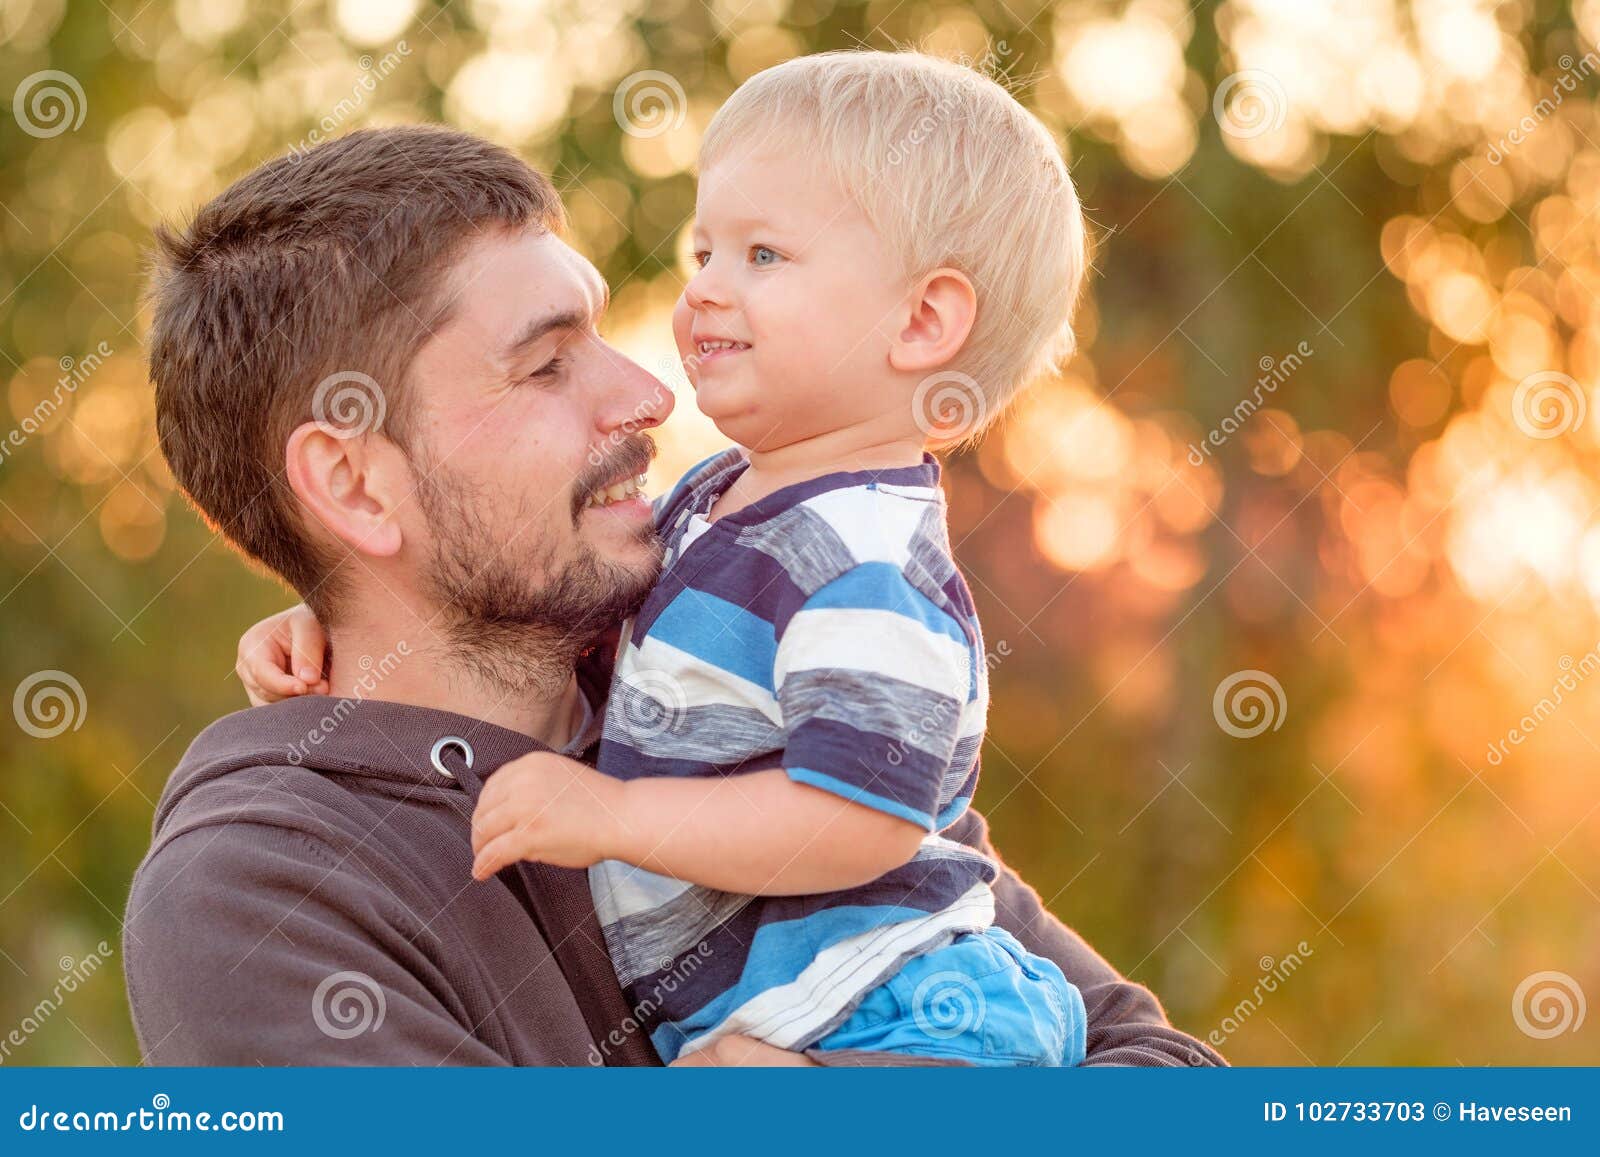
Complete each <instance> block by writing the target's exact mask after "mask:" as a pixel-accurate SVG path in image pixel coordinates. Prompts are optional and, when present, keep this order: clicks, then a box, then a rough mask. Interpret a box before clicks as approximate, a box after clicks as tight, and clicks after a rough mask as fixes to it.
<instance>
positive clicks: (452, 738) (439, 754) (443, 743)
mask: <svg viewBox="0 0 1600 1157" xmlns="http://www.w3.org/2000/svg"><path fill="white" fill-rule="evenodd" d="M451 747H455V748H459V749H460V751H461V758H462V759H463V760H464V761H465V762H466V765H467V766H468V767H471V766H472V744H470V743H468V742H467V741H466V740H465V739H462V738H461V737H460V736H459V735H446V736H445V737H444V738H443V739H441V740H439V742H437V743H435V744H434V745H433V750H432V751H430V752H429V753H428V758H429V759H430V760H432V761H433V769H434V770H435V771H437V772H438V773H439V774H440V775H443V776H446V777H448V778H450V779H454V778H455V774H454V773H453V772H452V771H451V770H450V769H449V768H448V767H446V766H445V765H444V753H445V750H446V749H447V748H451Z"/></svg>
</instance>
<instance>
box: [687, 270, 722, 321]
mask: <svg viewBox="0 0 1600 1157" xmlns="http://www.w3.org/2000/svg"><path fill="white" fill-rule="evenodd" d="M722 296H723V291H722V288H721V286H719V285H718V283H717V279H716V278H715V277H713V276H712V273H711V263H710V262H709V261H708V262H707V263H706V264H705V265H703V266H701V267H700V270H699V272H698V273H696V274H695V275H694V276H693V277H691V278H690V279H689V284H688V285H686V286H684V287H683V298H684V300H685V301H686V302H688V303H689V307H690V308H691V309H705V308H706V307H707V306H710V305H719V304H721V303H722Z"/></svg>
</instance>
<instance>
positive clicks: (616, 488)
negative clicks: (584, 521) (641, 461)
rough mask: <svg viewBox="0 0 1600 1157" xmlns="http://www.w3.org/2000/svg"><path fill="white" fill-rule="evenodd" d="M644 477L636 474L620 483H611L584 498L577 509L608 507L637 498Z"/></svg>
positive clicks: (642, 488) (642, 487)
mask: <svg viewBox="0 0 1600 1157" xmlns="http://www.w3.org/2000/svg"><path fill="white" fill-rule="evenodd" d="M644 477H645V476H644V475H643V474H638V475H635V476H634V477H632V478H625V479H623V480H622V481H621V482H613V483H612V484H611V485H610V486H607V487H604V488H602V489H600V490H597V491H595V492H594V493H593V494H591V495H589V496H588V497H587V498H585V499H584V500H583V505H582V506H581V507H580V508H579V509H581V510H589V509H591V508H592V507H604V506H610V505H611V504H612V503H614V502H626V501H627V500H628V499H630V498H637V497H638V496H639V494H640V493H641V492H642V491H643V490H644Z"/></svg>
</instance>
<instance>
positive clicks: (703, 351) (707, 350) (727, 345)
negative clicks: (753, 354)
mask: <svg viewBox="0 0 1600 1157" xmlns="http://www.w3.org/2000/svg"><path fill="white" fill-rule="evenodd" d="M749 348H750V347H749V345H747V344H746V343H745V342H742V341H729V340H728V339H726V338H719V339H718V340H716V341H703V342H701V343H700V356H701V357H704V356H706V355H707V354H714V353H716V352H717V351H718V350H747V349H749Z"/></svg>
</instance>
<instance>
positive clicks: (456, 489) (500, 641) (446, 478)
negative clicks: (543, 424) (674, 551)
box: [415, 435, 661, 696]
mask: <svg viewBox="0 0 1600 1157" xmlns="http://www.w3.org/2000/svg"><path fill="white" fill-rule="evenodd" d="M653 455H654V446H653V444H652V443H651V442H650V439H649V438H646V437H644V436H643V435H634V436H633V437H631V438H630V439H629V440H628V441H627V442H625V443H624V444H623V445H622V447H620V448H619V449H618V450H617V451H616V452H615V453H613V454H611V455H609V456H608V457H607V458H606V459H604V460H603V461H602V463H601V464H600V465H599V466H597V467H592V468H590V469H588V470H586V471H585V473H584V474H583V475H582V476H580V477H579V478H578V480H577V484H576V486H575V494H576V497H575V498H574V500H573V511H572V520H573V526H574V528H575V529H576V528H577V526H578V525H579V523H580V521H581V518H582V511H581V506H582V502H583V499H584V498H585V497H586V496H587V495H588V494H590V493H592V492H594V491H595V490H596V489H597V488H598V487H599V486H600V485H602V484H604V483H605V482H606V481H608V480H610V479H613V478H616V477H617V476H618V475H619V474H630V473H641V472H643V471H644V469H645V468H646V467H647V466H648V465H649V462H650V459H651V457H652V456H653ZM415 466H417V467H419V469H417V477H418V479H419V481H418V484H417V495H418V500H419V502H420V505H421V508H422V512H423V514H424V515H425V516H426V517H427V520H428V523H429V527H430V529H431V531H432V534H433V545H432V550H431V552H430V554H429V557H428V559H427V561H426V563H425V564H424V567H423V571H422V574H421V580H422V582H423V584H424V591H425V593H426V594H427V595H428V597H429V598H430V599H431V600H433V601H434V602H435V603H437V605H438V606H439V607H440V616H439V618H440V622H441V624H442V625H443V629H444V633H445V635H446V637H447V638H448V639H449V640H450V643H451V645H452V647H453V648H454V654H453V655H452V656H451V660H452V662H453V663H457V664H459V665H461V666H462V667H464V668H466V669H468V670H470V671H472V672H473V673H474V674H475V675H476V676H478V677H479V678H480V679H482V680H483V681H484V682H486V683H489V684H492V685H494V686H497V687H499V688H501V689H502V690H504V691H505V692H506V694H507V695H530V696H543V695H552V694H555V693H557V692H559V691H560V690H561V688H562V687H564V686H566V683H567V680H568V679H570V678H571V677H572V669H573V664H574V663H575V662H576V660H577V657H578V655H579V654H580V653H581V652H582V651H583V650H585V649H586V648H587V647H589V646H590V645H591V644H592V643H593V642H594V641H595V640H596V639H597V638H598V637H599V636H601V635H602V634H604V633H605V632H606V631H607V630H609V629H610V628H611V627H613V626H615V625H616V624H617V623H619V622H620V621H621V620H622V619H624V618H626V617H627V616H628V615H630V614H632V613H633V612H634V611H636V610H638V608H639V605H640V603H642V602H643V601H644V597H645V595H647V594H648V593H649V592H650V588H651V587H652V586H654V585H655V581H656V578H657V577H658V576H659V574H660V570H661V540H660V539H659V538H658V537H657V535H656V533H655V528H654V527H653V526H652V525H650V524H648V523H647V524H646V525H645V526H644V527H642V528H641V530H640V532H639V541H640V543H641V544H643V545H645V546H647V547H649V548H651V549H650V551H649V552H648V553H647V554H646V555H645V561H643V562H640V563H637V564H634V565H633V566H627V565H624V564H621V563H615V562H611V561H609V560H608V559H606V558H603V557H602V556H601V555H600V554H599V552H597V551H596V550H595V549H594V548H593V547H592V546H591V545H589V544H588V543H587V542H585V541H583V538H582V536H581V535H576V536H574V538H573V540H572V541H573V547H574V549H573V552H572V555H571V557H570V558H568V559H566V560H565V561H564V562H559V563H558V562H557V558H558V555H559V551H558V548H557V544H554V543H550V542H545V541H540V540H539V537H538V531H537V530H536V529H533V528H531V527H530V526H529V523H531V522H536V521H537V513H538V512H535V516H534V517H532V518H529V517H527V515H528V513H529V512H527V511H525V510H523V509H521V508H519V509H518V510H517V511H516V514H517V515H518V517H516V518H507V519H506V520H505V523H506V524H508V525H510V526H512V527H516V528H517V529H513V530H511V531H510V532H509V533H501V534H497V533H496V529H495V525H494V524H493V523H492V522H491V521H490V520H489V519H488V518H487V517H486V512H487V511H489V510H491V509H493V508H494V507H495V506H497V505H498V506H502V507H503V505H504V502H505V499H504V496H503V495H500V494H489V495H484V496H482V498H481V500H480V498H479V495H478V494H477V493H476V492H475V490H474V488H473V487H472V486H471V485H470V484H468V483H466V482H464V481H463V480H462V479H460V478H459V477H458V476H457V475H456V474H454V473H453V472H452V471H451V469H450V468H449V467H448V466H446V465H444V464H443V463H432V464H430V463H423V462H417V463H415Z"/></svg>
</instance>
